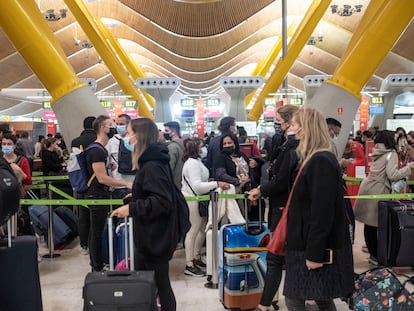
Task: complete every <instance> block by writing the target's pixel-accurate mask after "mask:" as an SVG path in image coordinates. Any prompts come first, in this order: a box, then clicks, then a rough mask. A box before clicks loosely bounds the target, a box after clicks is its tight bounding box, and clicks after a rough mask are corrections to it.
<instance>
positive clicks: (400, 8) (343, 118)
mask: <svg viewBox="0 0 414 311" xmlns="http://www.w3.org/2000/svg"><path fill="white" fill-rule="evenodd" d="M373 1H374V2H376V3H374V4H373V6H370V7H369V10H368V12H367V13H366V14H367V15H366V18H367V19H369V22H367V21H365V16H364V17H363V20H362V21H361V24H360V27H362V28H363V31H361V30H360V29H358V30H357V31H356V32H357V34H358V35H359V36H358V38H357V39H353V40H351V42H352V43H353V44H352V46H349V47H348V49H347V53H346V54H344V55H343V56H342V58H341V61H340V63H339V64H338V66H337V68H336V70H335V72H334V74H333V75H332V77H331V78H330V79H328V80H326V81H325V82H324V83H323V84H322V85H321V86H320V87H319V89H318V90H317V91H316V93H315V95H314V96H313V97H312V99H311V100H310V101H309V102H308V103H307V104H306V105H308V106H310V107H315V108H318V109H319V110H320V111H323V113H324V114H325V116H326V117H331V118H335V119H337V120H338V121H340V122H341V123H342V130H341V133H340V135H339V137H338V140H337V147H338V154H339V156H341V155H342V153H343V150H344V149H345V145H346V142H347V139H348V134H349V132H350V131H351V129H352V123H353V120H354V119H355V114H356V112H357V110H358V107H359V105H360V97H361V96H360V92H361V90H362V88H363V87H364V85H365V84H366V83H367V82H368V81H369V79H370V78H371V77H372V75H373V74H374V72H375V70H376V69H377V68H378V66H379V65H380V64H381V62H382V61H383V60H384V58H385V57H386V55H387V54H388V53H389V51H390V50H391V49H392V47H393V46H394V44H395V42H396V41H397V40H398V38H399V37H400V35H401V33H402V32H403V31H404V29H405V28H406V27H407V25H408V24H409V23H410V22H411V20H412V18H413V16H414V5H413V2H412V0H389V1H383V0H373ZM377 2H378V3H381V5H380V6H379V5H378V4H377Z"/></svg>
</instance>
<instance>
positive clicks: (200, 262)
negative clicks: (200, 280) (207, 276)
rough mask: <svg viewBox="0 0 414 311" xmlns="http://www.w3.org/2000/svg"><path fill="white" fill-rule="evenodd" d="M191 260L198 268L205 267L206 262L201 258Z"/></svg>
mask: <svg viewBox="0 0 414 311" xmlns="http://www.w3.org/2000/svg"><path fill="white" fill-rule="evenodd" d="M193 262H194V265H195V266H197V267H199V268H206V264H205V263H204V262H203V261H202V260H201V259H194V260H193Z"/></svg>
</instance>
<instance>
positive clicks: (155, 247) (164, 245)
mask: <svg viewBox="0 0 414 311" xmlns="http://www.w3.org/2000/svg"><path fill="white" fill-rule="evenodd" d="M169 161H170V157H169V156H168V149H167V147H166V146H165V145H162V144H153V145H150V146H149V147H148V148H147V149H146V150H145V151H144V153H143V154H142V155H141V157H140V158H139V161H138V164H139V169H138V171H137V173H136V175H135V180H134V183H133V185H132V200H131V202H130V203H129V214H130V215H131V216H132V217H133V219H134V241H135V246H136V250H137V252H138V253H139V254H141V255H143V256H144V257H145V258H150V259H151V260H152V261H153V262H165V261H168V260H170V259H171V258H172V255H173V254H174V250H175V248H176V246H177V241H178V230H177V227H176V224H177V218H176V217H177V214H176V213H175V205H174V197H173V194H174V192H173V191H172V189H173V188H174V185H173V183H172V178H171V176H170V168H169Z"/></svg>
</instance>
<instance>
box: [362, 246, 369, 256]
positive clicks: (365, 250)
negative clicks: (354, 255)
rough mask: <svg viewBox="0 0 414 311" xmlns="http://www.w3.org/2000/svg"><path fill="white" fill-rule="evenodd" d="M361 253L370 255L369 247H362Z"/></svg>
mask: <svg viewBox="0 0 414 311" xmlns="http://www.w3.org/2000/svg"><path fill="white" fill-rule="evenodd" d="M361 251H362V252H363V253H366V254H369V250H368V247H367V246H366V245H363V246H362V247H361Z"/></svg>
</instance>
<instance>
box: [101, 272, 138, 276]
mask: <svg viewBox="0 0 414 311" xmlns="http://www.w3.org/2000/svg"><path fill="white" fill-rule="evenodd" d="M105 275H106V276H109V277H110V276H130V275H132V272H131V271H107V272H106V273H105Z"/></svg>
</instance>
